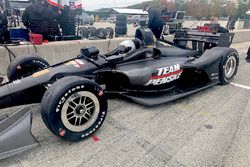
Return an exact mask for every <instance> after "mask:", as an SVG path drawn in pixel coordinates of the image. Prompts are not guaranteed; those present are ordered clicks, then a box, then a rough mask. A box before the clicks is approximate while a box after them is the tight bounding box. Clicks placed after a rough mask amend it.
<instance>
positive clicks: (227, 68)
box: [224, 56, 237, 78]
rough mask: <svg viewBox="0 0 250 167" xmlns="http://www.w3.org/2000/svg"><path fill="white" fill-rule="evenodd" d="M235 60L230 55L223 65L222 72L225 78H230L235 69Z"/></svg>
mask: <svg viewBox="0 0 250 167" xmlns="http://www.w3.org/2000/svg"><path fill="white" fill-rule="evenodd" d="M236 66H237V61H236V58H235V57H234V56H230V57H229V58H228V59H227V61H226V63H225V65H224V74H225V77H226V78H231V77H232V76H233V75H234V72H235V70H236Z"/></svg>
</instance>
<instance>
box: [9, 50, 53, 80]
mask: <svg viewBox="0 0 250 167" xmlns="http://www.w3.org/2000/svg"><path fill="white" fill-rule="evenodd" d="M49 66H50V65H49V63H48V62H47V61H46V60H44V59H43V58H41V57H38V56H32V55H27V56H18V57H17V58H15V59H14V60H13V61H12V62H11V63H10V64H9V66H8V69H7V76H8V79H9V81H13V80H16V79H20V78H22V77H24V76H27V75H30V74H33V73H35V72H37V71H40V70H42V69H44V68H47V67H49Z"/></svg>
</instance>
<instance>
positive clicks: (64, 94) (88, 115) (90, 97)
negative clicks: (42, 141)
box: [41, 76, 107, 142]
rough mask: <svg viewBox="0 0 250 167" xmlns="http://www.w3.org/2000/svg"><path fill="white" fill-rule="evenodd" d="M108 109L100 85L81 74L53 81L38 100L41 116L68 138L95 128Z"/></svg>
mask: <svg viewBox="0 0 250 167" xmlns="http://www.w3.org/2000/svg"><path fill="white" fill-rule="evenodd" d="M106 113H107V100H106V98H105V96H104V94H103V92H102V88H101V87H100V86H99V85H97V84H96V83H94V82H92V81H90V80H88V79H84V78H81V77H76V76H71V77H65V78H62V79H60V80H58V81H56V82H55V83H54V84H53V85H52V86H51V87H50V88H49V89H48V90H47V91H46V93H45V94H44V97H43V99H42V102H41V114H42V119H43V121H44V123H45V124H46V126H47V127H48V129H49V130H50V131H51V132H52V133H54V134H55V135H56V136H58V137H60V138H62V139H64V140H67V141H74V142H77V141H81V140H83V139H85V138H87V137H89V136H90V135H92V134H93V133H94V132H95V131H97V130H98V129H99V128H100V127H101V125H102V123H103V121H104V119H105V116H106Z"/></svg>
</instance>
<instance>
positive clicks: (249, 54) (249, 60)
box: [246, 46, 250, 63]
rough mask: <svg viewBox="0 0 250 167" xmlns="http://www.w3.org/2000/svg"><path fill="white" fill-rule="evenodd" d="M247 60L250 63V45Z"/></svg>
mask: <svg viewBox="0 0 250 167" xmlns="http://www.w3.org/2000/svg"><path fill="white" fill-rule="evenodd" d="M246 61H247V62H248V63H250V46H249V48H248V50H247V57H246Z"/></svg>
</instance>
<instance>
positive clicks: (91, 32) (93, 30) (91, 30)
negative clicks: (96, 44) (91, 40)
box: [88, 27, 97, 37]
mask: <svg viewBox="0 0 250 167" xmlns="http://www.w3.org/2000/svg"><path fill="white" fill-rule="evenodd" d="M88 31H89V37H97V29H96V28H95V27H89V28H88Z"/></svg>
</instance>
